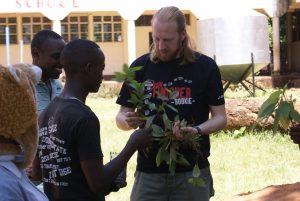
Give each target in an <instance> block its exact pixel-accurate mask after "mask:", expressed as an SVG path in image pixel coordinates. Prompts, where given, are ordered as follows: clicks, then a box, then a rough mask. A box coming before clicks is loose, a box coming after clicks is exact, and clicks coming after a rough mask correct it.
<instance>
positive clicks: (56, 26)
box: [52, 20, 61, 35]
mask: <svg viewBox="0 0 300 201" xmlns="http://www.w3.org/2000/svg"><path fill="white" fill-rule="evenodd" d="M52 25H53V26H52V29H53V31H55V32H56V33H58V34H59V35H61V23H60V20H52Z"/></svg>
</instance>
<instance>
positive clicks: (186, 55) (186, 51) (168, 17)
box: [150, 6, 195, 65]
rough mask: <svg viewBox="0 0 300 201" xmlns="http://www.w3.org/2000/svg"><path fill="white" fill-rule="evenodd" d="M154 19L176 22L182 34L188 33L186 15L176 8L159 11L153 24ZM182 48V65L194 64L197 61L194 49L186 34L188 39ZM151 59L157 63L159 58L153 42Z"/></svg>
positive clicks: (170, 7) (183, 42)
mask: <svg viewBox="0 0 300 201" xmlns="http://www.w3.org/2000/svg"><path fill="white" fill-rule="evenodd" d="M154 19H158V20H162V21H167V22H170V21H175V22H176V24H177V31H178V33H181V32H182V31H186V21H185V16H184V14H183V13H182V12H181V11H180V10H179V9H178V8H177V7H175V6H168V7H163V8H161V9H159V10H158V11H157V12H156V13H155V14H154V16H153V18H152V21H151V23H153V20H154ZM179 48H180V50H179V51H180V56H182V62H181V63H180V64H181V65H183V64H187V63H192V62H194V61H195V54H194V51H193V49H192V45H191V41H190V37H189V35H188V34H186V37H185V38H184V40H183V41H182V45H181V46H180V47H179ZM150 59H151V61H152V62H154V63H157V62H158V61H159V58H158V57H157V53H156V48H155V43H154V42H153V43H152V44H151V47H150Z"/></svg>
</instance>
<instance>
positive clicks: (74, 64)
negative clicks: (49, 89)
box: [60, 39, 105, 92]
mask: <svg viewBox="0 0 300 201" xmlns="http://www.w3.org/2000/svg"><path fill="white" fill-rule="evenodd" d="M60 62H61V64H62V66H63V68H64V70H65V74H66V82H68V81H70V80H72V79H78V80H80V81H81V83H82V84H84V86H85V88H86V90H87V91H88V92H97V91H98V89H99V87H100V84H101V82H102V79H103V70H104V67H105V56H104V54H103V52H102V50H101V49H100V47H99V46H98V45H97V44H96V43H95V42H93V41H89V40H83V39H77V40H73V41H71V42H70V43H68V44H67V45H66V47H65V48H64V49H63V51H62V53H61V59H60Z"/></svg>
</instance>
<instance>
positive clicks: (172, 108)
mask: <svg viewBox="0 0 300 201" xmlns="http://www.w3.org/2000/svg"><path fill="white" fill-rule="evenodd" d="M166 106H167V107H168V108H170V109H171V110H173V111H174V112H178V110H177V109H176V108H175V107H174V106H173V105H170V104H166Z"/></svg>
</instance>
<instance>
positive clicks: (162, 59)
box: [157, 48, 180, 62]
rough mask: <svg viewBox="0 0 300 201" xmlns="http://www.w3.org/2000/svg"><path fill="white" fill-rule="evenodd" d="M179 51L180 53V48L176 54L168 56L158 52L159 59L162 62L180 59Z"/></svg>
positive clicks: (168, 54)
mask: <svg viewBox="0 0 300 201" xmlns="http://www.w3.org/2000/svg"><path fill="white" fill-rule="evenodd" d="M179 51H180V50H179V48H178V50H177V51H175V52H172V53H169V52H167V53H166V54H162V53H160V51H157V58H158V59H159V60H160V61H162V62H169V61H172V60H174V59H176V58H177V57H178V55H179V54H178V53H179Z"/></svg>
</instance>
